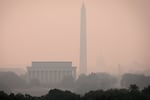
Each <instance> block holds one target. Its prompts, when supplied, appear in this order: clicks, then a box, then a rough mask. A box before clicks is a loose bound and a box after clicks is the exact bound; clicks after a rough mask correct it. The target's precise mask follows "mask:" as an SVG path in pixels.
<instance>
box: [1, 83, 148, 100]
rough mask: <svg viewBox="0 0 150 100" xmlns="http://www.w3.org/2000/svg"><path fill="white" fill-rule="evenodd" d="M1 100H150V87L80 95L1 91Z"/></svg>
mask: <svg viewBox="0 0 150 100" xmlns="http://www.w3.org/2000/svg"><path fill="white" fill-rule="evenodd" d="M0 100H150V86H148V87H145V88H144V89H142V90H140V89H139V87H138V86H137V85H135V84H133V85H130V87H129V88H128V89H108V90H93V91H89V92H87V93H85V94H84V95H79V94H76V93H73V92H71V91H63V90H59V89H52V90H50V91H49V92H48V93H47V94H46V95H43V96H40V97H35V96H31V95H28V94H20V93H19V94H14V93H10V94H7V93H5V92H3V91H0Z"/></svg>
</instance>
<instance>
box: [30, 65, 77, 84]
mask: <svg viewBox="0 0 150 100" xmlns="http://www.w3.org/2000/svg"><path fill="white" fill-rule="evenodd" d="M27 71H28V77H29V80H34V79H37V80H38V81H39V82H40V83H41V84H55V83H59V82H61V81H62V80H63V79H64V78H65V77H68V76H72V77H73V78H76V67H73V66H72V62H32V66H30V67H27Z"/></svg>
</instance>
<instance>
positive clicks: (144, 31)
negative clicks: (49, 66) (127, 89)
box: [0, 0, 150, 72]
mask: <svg viewBox="0 0 150 100" xmlns="http://www.w3.org/2000/svg"><path fill="white" fill-rule="evenodd" d="M81 4H82V0H1V1H0V67H4V66H5V65H7V66H9V65H15V66H16V65H24V66H26V65H30V64H31V62H32V61H72V62H73V65H76V66H79V52H80V51H79V43H80V42H79V39H80V37H79V36H80V8H81ZM85 5H86V10H87V44H88V45H87V49H88V50H87V52H88V54H87V55H88V72H93V71H97V72H99V71H106V72H117V68H118V67H117V65H118V64H121V65H122V70H125V71H141V70H142V71H144V70H146V69H148V68H149V67H148V66H149V65H150V63H149V58H150V55H149V50H150V49H149V46H150V45H149V42H150V41H149V38H148V37H149V36H150V35H149V33H150V29H149V25H150V24H149V23H150V21H149V19H148V18H150V17H149V15H150V11H149V9H150V7H149V6H150V2H149V1H148V0H86V2H85ZM137 64H139V65H137ZM20 67H21V66H20Z"/></svg>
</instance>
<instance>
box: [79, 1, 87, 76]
mask: <svg viewBox="0 0 150 100" xmlns="http://www.w3.org/2000/svg"><path fill="white" fill-rule="evenodd" d="M86 49H87V44H86V8H85V5H84V2H83V4H82V7H81V23H80V69H79V72H80V75H81V74H87V50H86Z"/></svg>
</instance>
